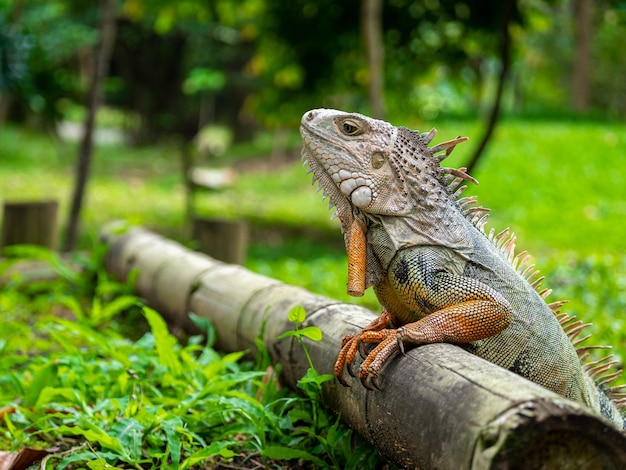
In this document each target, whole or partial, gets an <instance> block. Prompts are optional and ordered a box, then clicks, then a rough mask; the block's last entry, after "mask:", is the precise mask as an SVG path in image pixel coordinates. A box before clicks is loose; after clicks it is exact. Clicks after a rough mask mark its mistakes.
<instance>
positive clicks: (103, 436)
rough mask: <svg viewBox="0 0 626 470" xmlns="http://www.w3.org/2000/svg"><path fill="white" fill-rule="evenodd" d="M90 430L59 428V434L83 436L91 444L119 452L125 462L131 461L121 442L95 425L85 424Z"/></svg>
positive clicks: (73, 427)
mask: <svg viewBox="0 0 626 470" xmlns="http://www.w3.org/2000/svg"><path fill="white" fill-rule="evenodd" d="M84 424H85V426H86V427H87V428H89V429H85V428H81V427H80V426H65V425H63V426H59V427H58V428H57V429H56V430H57V432H59V433H61V434H64V435H70V436H83V437H84V438H85V439H87V440H88V441H91V442H95V443H98V444H100V445H101V446H102V447H103V448H105V449H110V450H113V451H115V452H117V453H118V454H119V455H120V456H122V457H123V458H124V460H129V455H128V454H127V453H126V451H125V450H124V447H123V446H122V444H120V441H118V440H117V439H116V438H114V437H111V436H109V435H108V434H107V433H106V432H105V431H104V430H102V429H100V428H99V427H97V426H96V425H95V424H91V423H89V422H85V423H84Z"/></svg>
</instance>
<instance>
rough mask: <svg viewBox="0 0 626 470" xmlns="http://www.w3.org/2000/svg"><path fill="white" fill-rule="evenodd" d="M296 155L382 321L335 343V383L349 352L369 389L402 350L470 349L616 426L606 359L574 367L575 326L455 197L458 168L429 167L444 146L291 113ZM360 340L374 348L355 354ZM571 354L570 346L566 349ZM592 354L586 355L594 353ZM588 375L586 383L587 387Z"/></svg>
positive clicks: (615, 395)
mask: <svg viewBox="0 0 626 470" xmlns="http://www.w3.org/2000/svg"><path fill="white" fill-rule="evenodd" d="M300 132H301V134H302V140H303V144H304V145H303V150H302V155H303V159H304V160H305V161H306V163H307V164H308V166H309V168H310V170H311V171H312V172H313V176H314V180H317V181H318V182H319V184H320V186H321V188H322V189H323V190H324V193H325V194H326V195H327V196H328V197H329V198H330V201H331V205H334V206H335V207H336V209H337V212H336V215H337V216H338V217H339V219H340V221H341V225H342V231H343V233H344V239H345V244H346V251H347V253H348V264H349V266H348V292H349V293H350V294H351V295H362V294H363V291H364V290H365V289H367V288H368V287H372V288H373V289H374V292H375V293H376V296H377V297H378V300H379V301H380V303H381V305H382V314H381V316H380V317H379V318H377V319H376V320H375V321H373V322H372V323H371V324H370V325H368V326H367V327H366V328H364V329H363V330H362V331H360V332H359V333H357V334H355V335H351V336H347V337H346V338H344V341H343V347H342V349H341V351H340V353H339V357H338V359H337V363H336V365H335V375H336V376H337V378H338V379H339V381H340V382H341V383H342V384H344V385H345V384H346V382H345V380H344V379H343V371H344V368H345V367H346V366H347V369H348V371H349V372H350V374H351V375H352V374H353V373H352V363H353V362H354V360H355V358H356V354H357V352H358V351H359V350H361V352H362V354H363V355H364V356H366V357H365V359H364V361H363V362H362V364H361V366H360V368H359V377H360V379H361V382H362V383H363V385H365V386H366V387H368V388H372V387H376V388H378V375H379V372H380V370H381V368H382V366H383V364H384V363H385V361H386V360H387V359H388V358H389V357H390V356H391V355H392V354H394V353H395V352H396V351H398V350H403V349H404V347H405V346H410V345H419V344H426V343H436V342H449V343H456V344H460V345H462V346H463V347H465V348H466V349H468V350H469V351H471V352H472V353H474V354H476V355H478V356H480V357H482V358H484V359H486V360H488V361H490V362H493V363H494V364H497V365H500V366H502V367H504V368H506V369H509V370H511V371H513V372H515V373H517V374H520V375H522V376H523V377H526V378H528V379H530V380H532V381H533V382H536V383H538V384H540V385H542V386H543V387H545V388H547V389H550V390H553V391H554V392H557V393H559V394H561V395H563V396H566V397H568V398H571V399H573V400H576V401H578V402H581V403H584V404H586V405H587V406H589V407H591V408H592V409H594V410H596V411H597V412H599V413H601V414H602V415H603V416H605V417H606V418H608V419H609V420H611V421H612V422H613V423H614V424H615V425H616V426H617V427H618V428H619V429H623V428H624V419H623V417H622V414H621V411H622V410H623V409H624V408H625V407H626V393H624V388H626V387H625V386H622V387H609V386H608V385H607V384H609V383H610V382H612V381H613V380H614V379H615V378H616V377H617V376H618V375H619V372H614V373H611V372H610V369H611V368H612V367H613V366H614V365H615V363H616V361H611V360H610V356H608V357H607V358H605V359H602V360H600V361H597V362H596V363H588V364H586V365H584V366H583V365H582V364H581V360H583V361H584V360H585V359H587V358H588V352H587V351H588V350H589V349H594V347H591V346H587V347H580V346H579V345H580V343H581V342H582V341H584V340H585V339H587V338H586V337H585V338H582V339H576V338H577V337H578V335H579V334H580V331H581V330H582V329H583V328H584V327H585V326H587V325H584V324H582V322H580V321H576V319H575V318H574V317H570V316H568V315H566V314H564V313H560V312H559V308H560V307H561V305H562V304H563V302H553V303H551V304H547V303H546V302H545V298H546V297H547V296H548V294H549V293H550V291H549V290H548V289H544V290H540V288H539V285H540V283H541V280H542V279H543V278H538V279H537V274H538V271H535V270H534V266H532V265H531V266H527V259H528V255H526V254H525V253H520V254H518V255H515V253H514V250H515V237H514V236H513V235H509V234H508V230H505V231H503V232H500V233H499V234H497V235H496V234H494V232H493V230H492V231H491V232H490V233H489V234H486V233H485V232H484V226H485V223H486V220H487V214H486V212H487V209H485V208H483V207H478V206H477V205H476V199H475V197H470V198H460V194H461V193H462V191H463V190H464V189H465V186H464V185H463V183H464V181H474V182H475V180H473V178H471V177H470V176H468V175H467V174H466V173H465V171H464V169H460V170H457V169H452V168H443V167H441V165H440V162H441V161H442V160H443V159H444V158H445V157H446V156H448V155H449V154H450V152H451V151H452V150H453V149H454V147H455V145H457V144H458V143H460V142H463V141H465V140H466V139H465V138H460V137H458V138H456V139H454V140H451V141H449V142H444V143H442V144H439V145H436V146H433V147H428V144H429V143H430V142H431V140H432V139H433V138H434V136H435V134H436V131H435V130H434V129H433V130H432V131H430V132H429V133H423V134H420V133H418V132H415V131H411V130H409V129H406V128H403V127H395V126H393V125H391V124H389V123H387V122H384V121H380V120H376V119H371V118H368V117H366V116H362V115H360V114H354V113H344V112H341V111H336V110H330V109H315V110H312V111H309V112H307V113H306V114H304V116H303V117H302V124H301V127H300ZM363 343H374V344H375V347H374V348H373V349H372V350H371V351H370V352H369V354H365V353H364V348H363V347H362V345H363ZM577 346H578V347H577ZM595 348H597V347H595ZM594 379H595V381H594Z"/></svg>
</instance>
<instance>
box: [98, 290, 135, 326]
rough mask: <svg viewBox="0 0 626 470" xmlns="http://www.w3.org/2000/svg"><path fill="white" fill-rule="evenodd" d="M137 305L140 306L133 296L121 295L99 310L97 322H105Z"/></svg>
mask: <svg viewBox="0 0 626 470" xmlns="http://www.w3.org/2000/svg"><path fill="white" fill-rule="evenodd" d="M137 305H140V303H139V299H138V298H137V297H135V296H134V295H123V296H121V297H117V298H115V299H113V301H111V302H109V303H108V304H107V305H106V306H105V307H103V308H102V309H101V311H100V316H99V317H98V319H97V321H98V322H106V321H108V320H110V319H111V318H113V317H114V316H115V315H117V314H118V313H120V312H123V311H124V310H127V309H128V308H130V307H134V306H137Z"/></svg>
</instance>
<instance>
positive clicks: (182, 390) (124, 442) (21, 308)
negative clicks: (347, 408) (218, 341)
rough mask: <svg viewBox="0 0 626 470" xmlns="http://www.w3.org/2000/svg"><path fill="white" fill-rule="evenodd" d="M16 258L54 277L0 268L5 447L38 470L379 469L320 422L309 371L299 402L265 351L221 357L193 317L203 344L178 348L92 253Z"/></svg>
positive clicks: (27, 251) (0, 430) (194, 341)
mask: <svg viewBox="0 0 626 470" xmlns="http://www.w3.org/2000/svg"><path fill="white" fill-rule="evenodd" d="M98 248H100V247H98ZM14 253H15V254H19V255H21V256H22V257H25V256H30V257H31V259H33V260H37V259H38V260H40V261H44V262H45V264H47V265H49V266H50V267H52V268H53V271H52V272H54V273H56V277H47V278H46V279H41V280H39V281H37V282H32V281H31V282H24V279H23V278H22V277H21V276H19V275H17V276H15V277H11V276H8V274H6V273H5V271H4V268H7V267H10V266H11V263H10V261H7V260H4V261H3V262H2V263H1V265H0V275H5V278H4V281H5V285H4V286H3V289H2V290H0V329H1V330H2V331H3V332H5V333H4V334H3V335H2V337H0V368H1V369H2V370H3V373H2V374H0V417H1V419H0V449H2V450H9V451H14V452H19V451H23V450H25V449H43V450H46V451H48V452H49V454H48V455H47V456H45V459H46V461H47V465H48V466H47V467H46V465H43V466H42V468H57V469H64V468H68V469H82V468H92V469H93V468H110V469H114V468H119V469H122V468H135V469H162V468H171V469H187V468H196V469H197V468H259V465H262V466H264V467H265V468H292V467H293V465H294V464H295V462H299V463H302V465H303V467H302V468H352V469H356V468H374V467H376V466H377V465H380V464H382V463H383V459H382V458H381V457H380V456H379V454H378V453H377V451H375V450H374V449H372V448H371V447H370V446H369V445H367V444H366V443H365V441H363V440H362V439H361V438H359V437H358V436H353V431H352V430H350V429H349V428H347V427H346V426H345V425H343V424H341V423H340V421H339V419H338V418H337V417H336V416H332V415H330V414H328V413H326V412H324V410H323V408H322V403H321V383H322V382H324V381H327V380H329V379H332V378H333V376H332V375H331V376H328V375H320V374H318V373H317V372H316V371H315V369H314V367H313V365H312V364H310V369H309V371H308V373H307V375H306V377H305V378H303V380H302V381H301V383H300V384H299V386H300V388H301V389H302V391H303V394H302V395H298V394H296V393H294V392H290V391H288V390H287V389H285V388H280V387H279V383H278V375H279V371H280V367H279V366H274V367H272V366H271V365H270V363H269V353H268V352H267V351H266V350H263V348H262V347H261V346H262V345H261V344H260V343H259V347H261V352H260V353H259V355H258V357H257V360H256V361H255V362H251V361H249V360H244V359H243V358H244V354H245V352H243V351H242V352H231V353H230V354H219V353H217V352H216V351H215V350H214V349H213V348H212V342H213V341H214V339H215V332H214V330H213V329H212V327H211V325H210V324H209V322H208V321H207V320H206V319H201V318H194V321H195V322H196V324H197V325H198V326H199V327H200V329H201V330H202V331H204V332H205V335H204V336H195V337H192V338H189V340H188V341H187V342H186V344H181V343H179V342H178V341H177V339H176V338H174V337H173V336H172V335H171V334H170V333H169V331H168V328H167V325H166V324H165V321H164V320H163V319H162V318H161V317H160V315H159V314H158V313H157V312H155V311H153V310H151V309H149V308H147V307H143V306H142V305H141V303H140V301H139V299H137V298H135V297H133V296H132V295H130V294H129V286H125V285H121V284H118V283H115V282H114V281H112V280H111V279H109V277H108V275H107V274H106V272H105V271H104V270H103V268H102V260H101V251H100V250H99V249H98V250H96V251H95V252H94V254H93V256H92V257H91V258H88V259H84V258H81V257H77V256H75V257H74V259H73V260H72V264H70V263H68V262H66V261H64V260H63V259H61V258H60V257H59V256H58V255H56V254H54V253H49V252H47V251H45V250H41V249H37V250H32V249H31V248H20V249H18V250H17V251H16V250H14ZM31 262H33V261H31ZM76 265H78V266H82V269H81V270H77V269H76V268H75V266H76ZM18 272H19V271H18ZM14 273H15V271H14ZM7 278H8V279H9V281H8V283H7ZM285 315H286V316H287V315H288V314H287V312H285ZM304 315H305V314H304V311H303V310H302V309H300V311H298V310H297V309H294V312H292V313H289V318H290V319H291V318H292V316H293V320H292V321H293V322H294V323H295V330H294V331H291V332H287V333H285V335H293V336H296V338H297V339H298V340H299V341H300V342H301V344H302V345H303V346H302V347H304V344H303V343H302V341H301V337H302V336H306V337H307V338H309V339H314V340H319V339H321V332H320V331H319V330H318V329H316V328H315V327H306V328H302V329H301V328H300V326H299V325H300V324H301V323H302V322H303V321H304ZM129 324H132V325H135V328H134V330H135V331H134V332H133V335H132V337H131V335H129V334H128V333H129ZM138 325H139V326H140V328H137V326H138ZM137 329H139V330H140V332H139V333H138V332H137V331H136V330H137ZM26 337H28V338H29V339H30V340H29V341H24V338H26ZM305 351H306V349H305ZM42 457H44V456H40V458H42ZM298 465H299V464H298Z"/></svg>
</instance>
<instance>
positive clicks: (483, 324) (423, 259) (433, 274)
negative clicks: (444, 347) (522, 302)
mask: <svg viewBox="0 0 626 470" xmlns="http://www.w3.org/2000/svg"><path fill="white" fill-rule="evenodd" d="M445 254H446V253H445V250H444V251H443V252H442V253H440V252H438V250H437V249H435V248H426V249H421V248H414V249H410V250H405V251H403V252H401V253H399V254H398V256H396V258H395V259H394V260H393V261H392V263H391V265H390V266H389V271H388V282H389V284H390V286H391V287H392V289H393V291H394V293H395V295H396V296H397V298H398V299H399V300H400V301H401V302H402V303H403V304H405V305H406V306H407V307H409V309H410V310H412V311H413V312H415V318H416V319H417V320H416V321H413V322H406V323H405V325H404V326H402V327H400V328H398V329H381V330H380V331H367V332H363V333H362V334H360V335H359V341H361V342H364V343H379V344H378V345H377V346H376V347H375V348H374V349H373V350H372V351H371V352H370V353H369V355H368V356H367V358H366V359H365V361H364V362H363V364H361V367H360V370H359V377H360V378H361V382H363V384H364V385H365V386H366V387H368V388H371V386H372V385H373V386H375V387H377V386H378V383H377V377H378V374H379V372H380V369H381V368H382V366H383V364H384V363H385V361H386V360H387V359H388V358H389V357H390V356H391V355H392V354H394V353H395V352H396V351H398V350H404V346H405V345H417V344H427V343H441V342H446V343H469V342H472V341H478V340H480V339H484V338H488V337H490V336H493V335H496V334H498V333H499V332H501V331H502V330H503V329H504V328H506V327H507V326H508V325H509V323H510V322H511V319H512V312H511V307H510V305H509V303H508V301H507V300H506V299H505V298H504V297H503V296H502V295H501V294H499V293H498V292H497V291H495V290H494V289H492V288H491V287H489V286H487V285H486V284H484V283H482V282H480V281H478V280H476V279H472V278H470V277H466V276H463V275H460V274H455V273H451V272H449V269H450V260H449V259H448V258H447V257H446V256H445ZM442 255H444V256H442ZM390 313H391V316H392V317H393V312H390Z"/></svg>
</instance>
